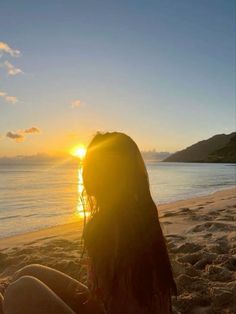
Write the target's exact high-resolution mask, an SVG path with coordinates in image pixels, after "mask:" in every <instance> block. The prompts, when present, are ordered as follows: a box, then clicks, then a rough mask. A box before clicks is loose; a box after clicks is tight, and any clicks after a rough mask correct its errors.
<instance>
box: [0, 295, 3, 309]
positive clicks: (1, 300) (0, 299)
mask: <svg viewBox="0 0 236 314" xmlns="http://www.w3.org/2000/svg"><path fill="white" fill-rule="evenodd" d="M0 314H3V295H2V294H1V293H0Z"/></svg>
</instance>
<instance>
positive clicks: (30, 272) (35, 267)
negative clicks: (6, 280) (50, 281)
mask: <svg viewBox="0 0 236 314" xmlns="http://www.w3.org/2000/svg"><path fill="white" fill-rule="evenodd" d="M42 268H43V266H42V265H40V264H30V265H27V266H24V267H22V268H20V269H19V270H17V271H16V272H15V274H14V275H13V277H12V280H13V281H16V280H17V279H19V278H20V277H23V276H35V275H36V274H37V273H39V272H40V270H41V269H42Z"/></svg>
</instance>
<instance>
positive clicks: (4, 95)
mask: <svg viewBox="0 0 236 314" xmlns="http://www.w3.org/2000/svg"><path fill="white" fill-rule="evenodd" d="M0 97H2V98H3V99H4V100H5V101H6V102H8V103H10V104H16V103H17V102H18V101H19V100H18V99H17V97H15V96H10V95H8V94H7V93H6V92H1V91H0Z"/></svg>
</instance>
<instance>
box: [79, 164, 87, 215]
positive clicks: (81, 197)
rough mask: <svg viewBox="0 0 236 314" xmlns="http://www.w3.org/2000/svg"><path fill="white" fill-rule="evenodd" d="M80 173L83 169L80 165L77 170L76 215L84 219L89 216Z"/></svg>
mask: <svg viewBox="0 0 236 314" xmlns="http://www.w3.org/2000/svg"><path fill="white" fill-rule="evenodd" d="M82 171H83V167H82V164H80V165H79V168H78V181H77V184H78V188H77V206H76V215H77V216H78V217H80V218H86V217H89V216H90V211H89V209H88V202H87V198H86V195H85V192H84V184H83V176H82Z"/></svg>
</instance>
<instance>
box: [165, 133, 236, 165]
mask: <svg viewBox="0 0 236 314" xmlns="http://www.w3.org/2000/svg"><path fill="white" fill-rule="evenodd" d="M164 161H166V162H232V163H234V162H236V132H233V133H231V134H228V135H226V134H217V135H215V136H213V137H211V138H209V139H207V140H204V141H200V142H198V143H196V144H193V145H191V146H189V147H187V148H186V149H183V150H181V151H178V152H176V153H174V154H172V155H171V156H169V157H167V158H166V159H165V160H164Z"/></svg>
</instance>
